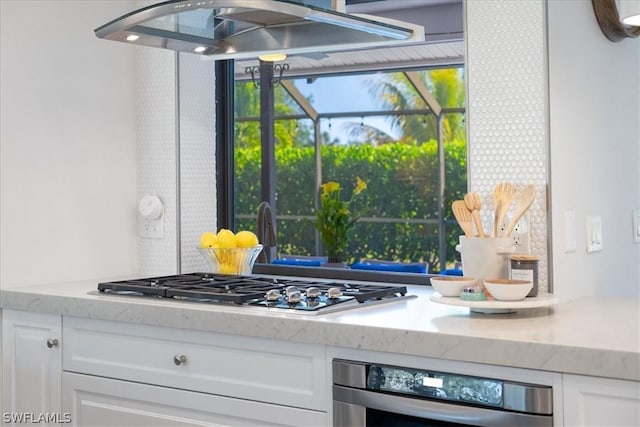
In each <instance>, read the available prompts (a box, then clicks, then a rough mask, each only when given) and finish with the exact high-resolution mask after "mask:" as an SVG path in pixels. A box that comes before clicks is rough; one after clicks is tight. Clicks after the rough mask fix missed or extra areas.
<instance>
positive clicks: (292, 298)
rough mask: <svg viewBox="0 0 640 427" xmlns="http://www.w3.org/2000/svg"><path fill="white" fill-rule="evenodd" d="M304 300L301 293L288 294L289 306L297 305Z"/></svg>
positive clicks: (292, 292)
mask: <svg viewBox="0 0 640 427" xmlns="http://www.w3.org/2000/svg"><path fill="white" fill-rule="evenodd" d="M301 299H302V294H301V293H300V291H291V292H289V293H288V294H287V302H288V303H289V304H297V303H299V302H300V300H301Z"/></svg>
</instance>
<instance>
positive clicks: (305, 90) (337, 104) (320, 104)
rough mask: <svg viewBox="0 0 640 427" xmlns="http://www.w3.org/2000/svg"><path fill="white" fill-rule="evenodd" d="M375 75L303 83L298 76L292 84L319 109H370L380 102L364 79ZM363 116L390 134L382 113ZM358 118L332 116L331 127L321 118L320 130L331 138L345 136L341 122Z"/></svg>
mask: <svg viewBox="0 0 640 427" xmlns="http://www.w3.org/2000/svg"><path fill="white" fill-rule="evenodd" d="M375 78H379V75H376V74H369V75H356V76H334V77H321V78H318V79H316V80H315V81H314V82H313V83H307V82H306V80H305V79H299V80H296V81H295V84H296V87H297V88H298V90H300V92H302V94H303V95H304V96H306V97H308V96H311V97H312V99H313V102H312V105H313V106H314V108H316V110H317V111H318V112H320V113H329V112H353V111H372V110H379V109H380V106H379V103H377V102H375V100H374V98H373V97H372V96H371V95H370V94H369V89H368V86H367V84H366V82H365V80H371V79H375ZM363 120H364V123H366V124H367V125H369V126H374V127H377V128H379V129H381V130H383V131H384V132H387V133H390V134H391V135H393V134H394V132H393V131H392V130H391V126H390V123H389V121H388V120H387V118H385V117H365V118H364V119H363ZM360 121H361V119H360V118H355V117H349V118H346V119H332V120H331V127H330V128H329V126H328V125H329V122H328V120H322V121H321V129H322V131H329V134H330V135H331V138H332V139H333V138H340V139H343V138H345V139H346V137H345V132H344V126H343V123H344V122H356V123H360ZM395 136H397V134H396V135H395Z"/></svg>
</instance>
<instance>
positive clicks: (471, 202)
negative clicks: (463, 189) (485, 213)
mask: <svg viewBox="0 0 640 427" xmlns="http://www.w3.org/2000/svg"><path fill="white" fill-rule="evenodd" d="M464 204H465V205H466V206H467V209H469V211H471V216H472V217H473V223H474V224H475V225H476V230H477V231H478V236H479V237H484V230H483V228H482V220H481V219H480V208H481V207H482V203H481V202H480V195H479V194H478V193H467V194H465V195H464Z"/></svg>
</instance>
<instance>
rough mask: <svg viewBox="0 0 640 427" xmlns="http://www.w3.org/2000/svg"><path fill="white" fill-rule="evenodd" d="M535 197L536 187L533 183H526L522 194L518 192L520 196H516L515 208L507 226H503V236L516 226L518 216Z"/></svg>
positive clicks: (508, 234)
mask: <svg viewBox="0 0 640 427" xmlns="http://www.w3.org/2000/svg"><path fill="white" fill-rule="evenodd" d="M535 199H536V187H534V186H533V185H527V186H526V187H525V188H524V190H522V194H520V197H519V198H518V203H517V204H516V209H515V211H514V212H513V217H512V218H511V221H510V222H509V225H507V228H505V230H504V234H503V236H510V235H511V233H512V232H513V229H514V228H516V224H517V223H518V221H520V218H522V216H523V215H524V214H525V212H526V211H527V209H529V207H530V206H531V204H532V203H533V201H534V200H535Z"/></svg>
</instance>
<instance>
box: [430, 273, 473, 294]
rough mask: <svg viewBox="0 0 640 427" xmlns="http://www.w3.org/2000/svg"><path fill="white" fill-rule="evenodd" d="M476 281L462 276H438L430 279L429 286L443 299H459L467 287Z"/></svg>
mask: <svg viewBox="0 0 640 427" xmlns="http://www.w3.org/2000/svg"><path fill="white" fill-rule="evenodd" d="M475 282H476V279H474V278H473V277H462V276H438V277H432V278H431V286H433V288H434V289H435V290H436V291H437V292H438V293H439V294H440V295H442V296H443V297H459V296H460V294H461V293H462V290H463V289H464V288H466V287H467V286H473V285H474V284H475Z"/></svg>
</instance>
